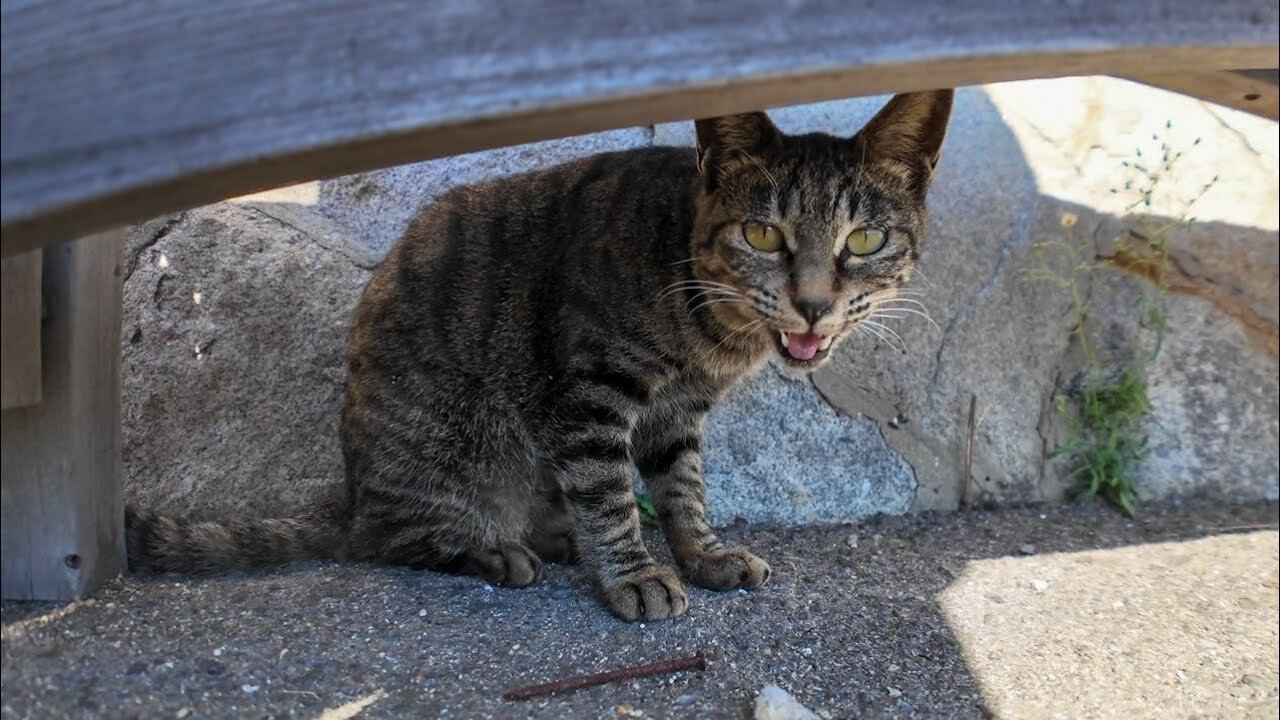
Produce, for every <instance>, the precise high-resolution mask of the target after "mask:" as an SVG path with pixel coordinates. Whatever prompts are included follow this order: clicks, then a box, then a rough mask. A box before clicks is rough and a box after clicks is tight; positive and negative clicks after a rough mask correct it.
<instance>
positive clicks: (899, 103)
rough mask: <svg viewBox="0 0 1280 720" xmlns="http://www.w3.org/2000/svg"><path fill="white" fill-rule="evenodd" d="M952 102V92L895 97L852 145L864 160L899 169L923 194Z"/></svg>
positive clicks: (932, 169) (938, 153)
mask: <svg viewBox="0 0 1280 720" xmlns="http://www.w3.org/2000/svg"><path fill="white" fill-rule="evenodd" d="M954 98H955V91H954V90H930V91H927V92H914V93H903V94H901V95H894V96H893V99H892V100H890V101H889V104H888V105H885V106H884V108H882V109H881V110H880V112H878V113H876V116H875V117H873V118H871V120H870V122H868V123H867V124H866V125H865V126H864V127H863V128H862V129H861V130H859V131H858V134H857V135H856V136H855V137H854V142H856V143H859V144H861V147H862V150H863V152H864V153H865V155H866V158H867V160H869V161H871V162H888V163H891V164H896V165H898V166H900V167H902V168H903V169H904V170H905V171H906V172H907V173H908V177H909V179H910V180H911V181H912V184H913V185H915V186H916V187H917V188H918V189H920V190H921V191H923V190H926V189H928V187H929V184H930V183H931V182H933V171H934V169H935V168H937V166H938V157H939V156H940V154H941V152H942V140H943V138H945V137H946V135H947V121H948V120H949V119H950V118H951V103H952V100H953V99H954Z"/></svg>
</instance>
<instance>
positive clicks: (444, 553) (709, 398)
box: [128, 91, 952, 620]
mask: <svg viewBox="0 0 1280 720" xmlns="http://www.w3.org/2000/svg"><path fill="white" fill-rule="evenodd" d="M951 95H952V94H951V92H950V91H937V92H929V93H917V94H910V95H904V96H899V97H897V98H895V99H894V100H893V101H891V103H890V104H889V105H888V106H887V107H886V109H885V110H884V111H882V112H881V113H880V114H879V115H878V116H877V117H876V118H875V119H874V120H873V121H872V122H871V123H870V124H869V125H868V127H867V128H866V129H865V130H864V131H863V132H861V133H859V134H858V135H856V136H854V137H853V138H848V139H841V138H835V137H831V136H827V135H816V134H815V135H804V136H784V135H782V134H781V133H779V132H778V131H777V129H776V128H774V126H773V123H772V122H771V121H770V120H769V119H768V117H767V116H765V115H764V114H763V113H751V114H747V115H738V116H729V117H724V118H716V119H712V120H704V121H699V122H698V123H697V130H698V151H697V153H696V154H695V153H690V152H688V151H687V150H681V149H676V148H650V149H643V150H635V151H630V152H622V153H610V154H604V155H599V156H595V157H591V158H586V159H583V160H579V161H577V162H572V163H569V164H566V165H562V166H559V167H555V168H551V169H549V170H544V171H540V172H536V173H531V174H527V175H521V176H516V177H511V178H506V179H502V180H497V181H493V182H488V183H485V184H481V185H476V186H472V187H465V188H459V189H457V190H454V191H452V192H450V193H448V194H446V195H445V196H443V197H442V198H440V199H439V200H437V201H436V202H434V203H433V204H431V205H430V206H428V207H427V208H426V209H424V210H423V211H422V213H421V214H420V215H419V216H418V217H417V218H416V219H415V220H414V221H413V222H412V223H411V224H410V226H409V228H408V229H407V231H406V232H405V234H404V236H403V237H402V238H401V239H400V241H399V242H398V243H397V244H396V245H395V246H394V247H393V248H392V250H391V251H390V253H389V254H388V256H387V258H386V260H385V261H384V262H383V264H382V265H381V266H380V267H379V268H378V270H377V271H376V272H375V273H374V275H373V277H372V279H371V280H370V282H369V284H368V286H367V287H366V289H365V291H364V294H363V296H362V297H361V300H360V303H359V306H358V307H357V309H356V313H355V318H354V321H353V324H352V330H351V336H350V344H349V349H348V358H347V359H348V366H349V375H348V380H347V395H346V403H345V406H344V409H343V414H342V443H343V451H344V459H345V463H346V474H347V484H346V496H345V498H344V500H343V501H342V502H341V503H339V504H338V505H337V506H336V510H335V508H327V509H321V510H317V511H315V512H313V513H311V514H310V515H308V516H305V517H302V518H297V519H292V520H265V521H238V522H232V523H225V524H216V523H199V524H192V523H184V522H180V521H175V520H171V519H167V518H163V517H159V516H156V515H154V514H151V513H147V512H133V511H131V513H130V516H129V518H130V519H129V535H128V537H129V553H130V563H131V567H133V568H136V569H146V570H159V571H180V572H207V571H217V570H223V569H228V568H233V567H248V566H266V565H275V564H279V563H283V562H289V561H293V560H300V559H306V558H319V557H348V558H351V559H355V560H361V561H369V562H378V563H389V564H395V565H404V566H409V567H416V568H430V569H435V570H441V571H447V572H465V573H472V574H476V575H480V576H482V577H484V578H486V579H488V580H489V581H491V582H495V583H500V584H504V585H509V586H524V585H529V584H531V583H533V582H535V581H536V580H537V578H538V575H539V572H540V570H541V567H542V563H543V562H546V561H572V560H576V559H579V558H580V559H581V560H582V561H583V562H584V563H585V564H586V565H587V567H588V569H589V571H590V573H591V576H592V577H593V579H594V580H595V582H596V584H597V586H598V588H599V591H600V593H601V596H602V599H603V600H604V602H605V604H606V605H607V606H608V607H609V609H610V610H612V611H613V612H614V613H615V614H617V615H618V616H619V617H622V618H625V619H628V620H635V619H648V620H656V619H662V618H667V617H673V616H675V615H679V614H680V613H682V612H684V610H685V609H686V608H687V607H688V597H687V594H686V592H685V589H684V586H683V584H682V580H681V578H680V575H679V574H677V572H676V571H675V570H673V569H671V568H667V567H664V566H662V565H659V564H658V563H656V562H655V561H654V559H653V558H652V556H651V555H650V554H649V551H648V550H647V549H646V547H645V545H644V543H643V542H642V539H641V535H640V522H639V517H638V513H637V509H636V506H635V502H634V498H633V494H632V490H633V475H634V473H635V472H636V470H637V469H638V470H639V472H640V474H641V475H642V476H643V477H644V478H645V480H646V483H647V487H648V489H649V491H650V493H651V494H652V496H653V500H654V503H655V505H656V507H657V510H658V513H659V516H660V518H661V520H662V523H663V528H664V530H665V533H666V536H667V539H668V542H669V544H670V546H671V549H672V551H673V554H674V556H675V558H676V561H677V563H678V565H679V570H680V573H682V574H683V576H684V577H685V578H687V579H688V580H690V581H692V582H694V583H696V584H698V585H701V586H704V587H710V588H717V589H727V588H736V587H748V588H751V587H757V586H759V585H760V584H762V583H764V582H765V581H766V580H767V579H768V577H769V572H770V570H769V566H768V565H767V564H766V563H765V562H764V561H763V560H761V559H759V558H757V557H756V556H754V555H752V554H751V553H749V552H747V551H746V550H744V549H741V548H732V547H727V546H725V545H724V544H723V543H721V542H720V540H719V539H718V538H717V537H716V535H715V533H714V532H713V531H712V529H711V528H710V527H709V525H708V523H707V520H706V497H705V494H706V493H705V486H704V484H703V479H702V456H701V446H700V445H701V437H702V425H703V422H704V419H705V417H706V415H707V413H708V411H709V410H710V409H711V408H712V407H713V406H714V405H715V403H716V402H717V401H718V400H719V399H720V398H721V397H722V396H723V394H724V393H725V391H726V390H727V389H729V388H730V387H731V386H732V385H733V384H734V383H736V382H737V381H739V380H740V379H742V378H743V377H745V376H747V375H749V374H750V373H751V372H753V371H754V370H755V369H757V368H758V367H759V366H760V365H761V364H762V363H763V362H765V361H766V360H767V359H768V358H769V357H771V356H776V357H778V358H779V359H781V361H783V362H784V363H786V364H787V365H790V366H792V367H794V368H797V369H800V370H812V369H814V368H816V367H818V366H819V365H821V364H822V362H823V361H824V360H825V358H826V356H827V354H828V352H829V351H830V350H829V349H824V350H822V351H821V352H819V353H817V355H816V356H814V357H813V358H811V359H808V360H797V359H796V358H795V357H792V355H791V353H790V352H789V351H788V350H787V349H786V346H785V345H784V344H783V341H781V340H780V339H779V333H780V332H782V333H800V334H805V333H814V334H817V335H820V336H822V337H824V338H830V339H831V341H832V346H833V347H834V344H835V343H836V342H838V341H839V340H841V339H842V338H843V337H845V336H846V335H847V334H848V333H849V332H850V331H851V330H852V329H853V328H854V327H855V326H856V325H857V323H858V322H860V321H861V320H862V319H863V318H865V317H866V315H867V314H868V313H869V312H871V311H872V310H873V309H874V304H875V302H876V301H878V300H879V299H883V298H884V297H886V296H887V295H886V294H887V293H888V294H891V293H893V292H894V291H895V290H896V289H897V288H898V287H900V286H901V285H902V283H903V282H905V279H906V277H907V276H908V274H909V271H910V270H911V268H912V267H913V265H914V262H915V260H916V258H918V257H919V252H920V249H921V246H922V243H923V241H924V233H925V226H926V223H927V215H926V211H925V203H924V198H925V190H926V189H927V187H928V185H929V182H930V181H931V179H932V173H933V169H934V166H935V164H936V162H937V157H938V150H939V148H940V146H941V142H942V136H943V133H944V132H945V127H946V121H947V115H948V113H949V110H950V104H951ZM748 222H754V223H764V224H769V225H773V226H775V227H778V228H781V230H782V231H783V232H784V233H785V235H786V238H787V246H786V248H785V249H784V250H782V251H779V252H773V253H766V252H762V251H760V250H757V249H754V248H752V247H751V246H750V245H748V244H747V243H746V242H745V240H744V231H743V225H744V223H748ZM860 227H872V228H883V229H884V230H885V232H887V233H888V236H889V238H890V240H889V241H888V242H887V243H886V246H885V248H884V249H883V250H882V251H880V252H879V253H877V254H875V255H872V256H866V257H853V256H851V255H850V253H849V252H848V251H847V250H846V251H844V252H841V248H842V247H844V246H843V242H844V238H845V236H846V235H847V234H848V233H849V231H850V230H853V229H856V228H860ZM806 303H809V304H810V305H809V307H810V308H811V309H810V311H809V312H810V315H809V316H802V313H801V310H800V309H799V308H801V307H804V306H805V304H806ZM812 308H821V309H820V310H818V311H817V315H813V311H812ZM824 342H825V340H824Z"/></svg>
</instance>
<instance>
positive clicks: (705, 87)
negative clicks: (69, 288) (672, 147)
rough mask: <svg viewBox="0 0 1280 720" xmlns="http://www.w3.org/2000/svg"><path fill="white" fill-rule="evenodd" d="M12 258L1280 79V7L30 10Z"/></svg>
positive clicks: (12, 38)
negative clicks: (1026, 102) (643, 134)
mask: <svg viewBox="0 0 1280 720" xmlns="http://www.w3.org/2000/svg"><path fill="white" fill-rule="evenodd" d="M2 13H3V29H2V30H0V59H2V63H0V66H2V69H0V70H2V75H3V83H2V91H3V103H2V105H3V107H2V109H0V116H2V117H0V120H2V123H0V126H2V128H3V129H2V132H3V138H4V142H3V150H2V152H0V180H2V183H0V224H2V225H3V230H4V234H3V241H2V244H0V250H2V251H3V253H4V254H12V253H16V252H20V251H22V250H25V249H30V248H32V247H35V246H37V245H39V244H40V243H41V242H44V238H48V237H67V236H71V235H72V234H78V233H81V232H84V231H87V230H90V229H93V228H100V227H106V226H110V225H113V224H117V223H122V222H128V221H132V220H137V219H140V218H143V217H147V216H153V215H157V214H159V213H162V212H166V211H170V210H175V209H178V208H181V207H186V206H191V205H196V204H201V203H206V202H211V201H214V200H218V199H221V198H224V197H228V196H232V195H238V194H243V193H247V192H252V191H255V190H262V189H266V188H269V187H273V186H278V185H282V184H286V183H289V182H296V181H302V180H308V179H314V178H317V177H325V176H331V175H336V174H341V173H346V172H355V171H360V170H368V169H372V168H376V167H384V166H387V165H393V164H397V163H403V162H410V161H416V160H423V159H427V158H431V157H437V156H441V155H446V154H451V153H457V152H463V151H468V150H476V149H481V148H485V147H492V146H497V145H509V144H514V143H519V142H527V141H532V140H538V139H544V138H550V137H562V136H565V135H571V134H576V133H584V132H590V131H596V130H604V129H609V128H616V127H624V126H630V125H638V124H646V123H654V122H660V121H668V120H679V119H687V118H690V117H695V116H706V115H711V114H717V113H723V112H730V111H741V110H746V109H752V108H760V107H775V106H779V105H785V104H791V103H799V102H808V101H816V100H824V99H831V98H836V97H849V96H855V95H867V94H876V93H883V92H890V91H901V90H912V89H923V88H927V87H941V86H956V85H968V84H975V83H984V82H995V81H1002V80H1014V79H1024V78H1034V77H1056V76H1064V75H1088V74H1112V75H1124V76H1128V75H1134V74H1139V73H1141V72H1150V71H1152V70H1153V69H1156V68H1159V70H1160V72H1167V73H1178V72H1183V71H1197V72H1200V71H1211V70H1220V69H1231V68H1239V67H1275V66H1280V61H1278V60H1280V51H1278V49H1277V48H1278V41H1277V33H1278V32H1280V23H1278V22H1277V18H1278V15H1280V11H1278V10H1277V7H1276V4H1275V2H1274V0H1221V1H1220V2H1217V3H1214V5H1213V8H1212V12H1208V11H1207V10H1206V6H1205V5H1204V3H1203V2H1200V1H1199V0H1135V1H1133V2H1115V1H1114V0H1075V1H1073V2H1062V1H1061V0H1029V1H1028V2H1020V3H1016V4H1010V3H1006V2H1000V1H999V0H982V1H981V2H967V3H963V2H959V3H958V2H955V1H954V0H919V1H918V2H914V3H910V4H903V3H885V2H875V1H874V0H793V1H791V2H777V1H776V0H737V1H736V2H733V3H727V2H720V1H719V0H702V1H700V2H699V1H692V0H684V1H682V2H652V3H635V2H622V1H621V0H612V1H601V2H590V3H588V2H582V1H581V0H505V1H493V2H474V1H473V0H440V1H438V2H433V3H430V4H422V3H418V2H409V1H407V0H406V1H401V2H395V1H392V0H386V1H384V2H377V3H357V2H350V1H349V0H311V1H304V0H222V1H221V2H216V3H193V2H185V1H183V0H150V1H149V2H142V1H140V2H130V3H83V2H81V1H80V0H45V1H44V2H19V1H18V0H11V1H10V2H5V3H4V5H3V7H2Z"/></svg>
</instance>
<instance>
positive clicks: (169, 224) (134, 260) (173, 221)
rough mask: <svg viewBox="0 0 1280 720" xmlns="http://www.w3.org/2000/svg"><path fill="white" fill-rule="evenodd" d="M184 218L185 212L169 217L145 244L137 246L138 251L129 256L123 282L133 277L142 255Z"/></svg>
mask: <svg viewBox="0 0 1280 720" xmlns="http://www.w3.org/2000/svg"><path fill="white" fill-rule="evenodd" d="M186 217H187V214H186V213H185V212H180V213H178V214H177V215H173V216H171V217H170V218H169V219H168V220H166V221H165V223H164V225H163V226H161V227H160V228H159V229H158V230H156V231H155V233H153V234H152V235H151V237H149V238H147V241H146V242H144V243H143V244H142V245H140V246H138V249H137V250H135V251H134V252H133V254H131V255H130V256H129V264H128V269H127V270H126V271H125V274H124V281H125V282H129V278H131V277H133V273H134V272H135V271H137V269H138V263H140V262H141V261H142V254H143V253H145V252H146V251H148V250H150V249H151V248H153V247H155V245H156V243H158V242H160V241H161V240H163V239H164V237H165V236H166V235H168V234H169V233H170V232H172V231H173V228H174V227H176V226H177V225H178V223H180V222H182V221H183V220H184V219H185V218H186Z"/></svg>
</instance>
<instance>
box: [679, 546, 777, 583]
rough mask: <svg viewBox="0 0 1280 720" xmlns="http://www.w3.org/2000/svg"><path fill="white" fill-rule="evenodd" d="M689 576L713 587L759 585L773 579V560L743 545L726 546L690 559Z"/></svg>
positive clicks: (686, 563) (686, 571) (685, 564)
mask: <svg viewBox="0 0 1280 720" xmlns="http://www.w3.org/2000/svg"><path fill="white" fill-rule="evenodd" d="M681 565H682V566H683V568H684V574H685V577H687V578H689V579H690V580H691V581H693V584H695V585H697V586H698V587H704V588H707V589H709V590H732V589H734V588H747V589H749V590H754V589H755V588H758V587H760V586H761V585H764V584H765V583H767V582H769V575H770V574H772V572H773V571H772V570H770V569H769V563H767V562H765V561H764V560H761V559H760V558H758V557H756V556H755V555H753V554H751V553H749V552H747V551H746V550H744V549H742V548H723V549H720V550H712V551H711V552H706V553H702V554H701V555H697V556H695V557H692V558H686V559H685V560H684V562H682V563H681Z"/></svg>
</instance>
